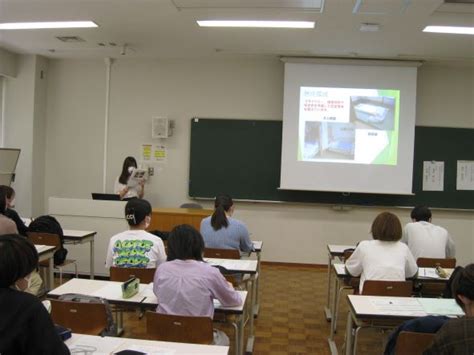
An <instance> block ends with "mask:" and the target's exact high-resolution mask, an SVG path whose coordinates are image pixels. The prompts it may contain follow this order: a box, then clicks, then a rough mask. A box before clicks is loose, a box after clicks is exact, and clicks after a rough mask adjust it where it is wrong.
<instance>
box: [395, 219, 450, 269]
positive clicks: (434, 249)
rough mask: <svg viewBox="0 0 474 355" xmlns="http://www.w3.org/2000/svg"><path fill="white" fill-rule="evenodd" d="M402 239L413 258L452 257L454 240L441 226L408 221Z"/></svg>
mask: <svg viewBox="0 0 474 355" xmlns="http://www.w3.org/2000/svg"><path fill="white" fill-rule="evenodd" d="M402 241H403V242H404V243H405V244H407V245H408V248H409V249H410V251H411V253H412V254H413V256H414V258H415V260H417V259H418V258H440V259H445V258H454V255H455V248H454V242H453V240H452V239H451V237H450V236H449V233H448V231H447V230H446V229H444V228H443V227H439V226H435V225H434V224H432V223H429V222H425V221H420V222H413V223H408V224H407V225H406V226H405V228H404V229H403V239H402Z"/></svg>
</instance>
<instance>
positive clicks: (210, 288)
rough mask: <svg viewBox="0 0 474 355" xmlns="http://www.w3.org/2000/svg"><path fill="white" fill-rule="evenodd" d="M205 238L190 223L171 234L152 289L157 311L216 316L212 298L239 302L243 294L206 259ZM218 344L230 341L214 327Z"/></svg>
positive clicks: (228, 302) (224, 303)
mask: <svg viewBox="0 0 474 355" xmlns="http://www.w3.org/2000/svg"><path fill="white" fill-rule="evenodd" d="M203 252H204V241H203V238H202V236H201V234H200V233H199V232H198V231H197V230H196V229H194V228H193V227H191V226H189V225H180V226H177V227H175V228H173V230H172V231H171V233H170V235H169V238H168V261H167V262H166V263H163V264H161V265H160V266H159V267H158V269H156V273H155V278H154V282H153V292H154V293H155V295H156V296H157V298H158V299H159V300H160V302H159V305H158V308H157V309H156V311H157V312H158V313H163V314H174V315H182V316H195V317H198V316H201V317H209V318H213V317H214V304H213V299H214V298H216V299H218V300H219V301H220V302H221V304H222V305H223V306H228V307H231V306H239V305H241V304H242V299H241V297H240V295H239V294H238V293H237V292H236V291H235V290H234V289H233V288H232V286H231V285H230V284H229V283H228V282H227V281H226V279H225V278H224V276H222V274H221V273H220V271H219V269H217V268H215V267H213V266H211V265H209V264H207V263H205V262H203V259H202V255H203ZM214 343H215V344H216V345H226V344H227V345H228V343H229V339H228V338H227V336H226V335H225V334H223V333H222V332H216V331H214Z"/></svg>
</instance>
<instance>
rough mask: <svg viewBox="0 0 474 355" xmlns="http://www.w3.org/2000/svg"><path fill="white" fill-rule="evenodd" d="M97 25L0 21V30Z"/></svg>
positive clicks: (89, 25) (88, 26) (90, 23)
mask: <svg viewBox="0 0 474 355" xmlns="http://www.w3.org/2000/svg"><path fill="white" fill-rule="evenodd" d="M90 27H98V26H97V24H96V23H94V22H92V21H54V22H10V23H0V30H37V29H47V28H90Z"/></svg>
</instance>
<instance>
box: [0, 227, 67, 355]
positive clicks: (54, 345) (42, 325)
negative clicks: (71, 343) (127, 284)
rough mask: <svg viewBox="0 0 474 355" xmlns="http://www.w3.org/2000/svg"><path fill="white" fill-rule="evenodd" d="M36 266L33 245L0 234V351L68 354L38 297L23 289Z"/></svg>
mask: <svg viewBox="0 0 474 355" xmlns="http://www.w3.org/2000/svg"><path fill="white" fill-rule="evenodd" d="M37 266H38V253H37V252H36V248H35V247H34V245H33V244H31V243H30V242H29V241H28V240H27V239H26V238H22V237H20V236H19V235H11V234H10V235H3V236H0V315H1V316H0V354H2V355H10V354H11V355H18V354H35V355H36V354H44V355H50V354H51V355H54V354H69V350H68V348H67V347H66V345H64V343H63V342H62V341H61V339H60V338H59V335H58V334H57V333H56V330H55V328H54V325H53V322H52V321H51V318H50V317H49V314H48V312H47V311H46V308H45V307H44V306H43V304H42V303H41V302H40V300H39V299H38V298H36V297H35V296H33V295H30V294H28V293H26V292H23V290H25V289H26V288H27V287H28V284H29V275H30V274H31V273H32V272H33V271H34V270H36V268H37Z"/></svg>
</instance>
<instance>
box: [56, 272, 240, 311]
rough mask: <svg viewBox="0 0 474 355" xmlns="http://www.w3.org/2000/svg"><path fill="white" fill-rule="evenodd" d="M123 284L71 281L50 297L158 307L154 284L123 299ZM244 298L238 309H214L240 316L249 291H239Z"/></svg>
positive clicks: (81, 280)
mask: <svg viewBox="0 0 474 355" xmlns="http://www.w3.org/2000/svg"><path fill="white" fill-rule="evenodd" d="M121 286H122V282H115V281H103V280H89V279H71V280H69V281H68V282H66V283H64V284H63V285H61V286H59V287H58V288H55V289H54V290H52V291H50V292H49V293H48V296H49V297H53V298H57V297H59V296H61V295H64V294H66V293H79V294H83V295H88V296H95V297H101V298H105V299H106V300H108V301H109V302H110V303H119V304H129V305H138V304H142V305H148V306H157V305H158V300H157V299H156V296H155V294H154V293H153V284H152V283H150V284H140V288H139V292H138V293H137V294H136V295H135V296H133V297H130V298H127V299H124V298H123V297H122V287H121ZM238 292H239V294H240V295H241V297H242V305H241V306H238V307H223V306H222V305H221V304H220V303H219V301H217V300H214V308H215V310H216V311H219V312H221V313H233V314H240V313H242V312H243V309H244V304H245V299H246V297H247V291H238Z"/></svg>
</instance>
